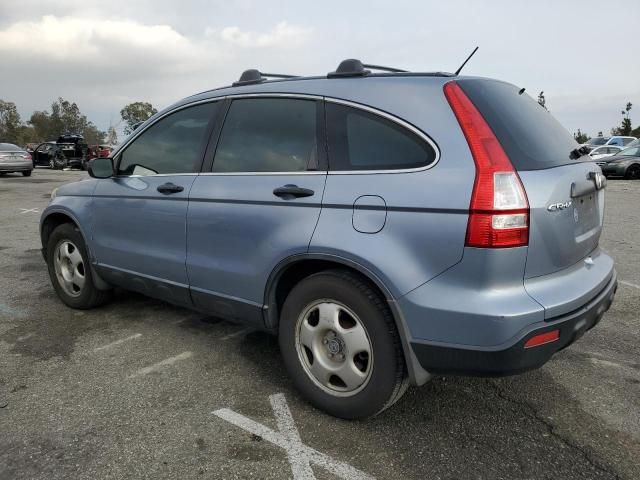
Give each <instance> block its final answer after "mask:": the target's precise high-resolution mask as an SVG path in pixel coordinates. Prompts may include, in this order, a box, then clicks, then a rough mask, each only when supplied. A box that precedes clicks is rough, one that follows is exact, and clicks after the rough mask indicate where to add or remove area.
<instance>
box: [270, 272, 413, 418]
mask: <svg viewBox="0 0 640 480" xmlns="http://www.w3.org/2000/svg"><path fill="white" fill-rule="evenodd" d="M321 312H322V313H321ZM279 343H280V351H281V353H282V356H283V359H284V363H285V366H286V368H287V371H288V373H289V375H290V376H291V378H292V380H293V383H294V384H295V386H296V387H297V389H298V390H299V391H300V392H301V394H302V395H303V396H304V397H306V399H307V400H308V401H309V402H310V403H311V404H313V405H314V406H315V407H317V408H319V409H321V410H324V411H325V412H327V413H329V414H331V415H334V416H336V417H340V418H344V419H360V418H367V417H373V416H375V415H377V414H379V413H381V412H382V411H384V410H385V409H386V408H388V407H390V406H391V405H393V404H394V403H395V402H396V401H397V400H399V399H400V397H401V396H402V395H403V394H404V392H405V391H406V387H407V385H408V380H407V375H406V366H405V362H404V355H403V352H402V346H401V344H400V337H399V335H398V331H397V329H396V325H395V322H394V319H393V316H392V314H391V311H390V310H389V307H388V305H387V304H386V302H385V300H384V299H383V298H381V297H380V295H379V294H378V293H377V292H376V291H375V290H374V289H373V288H372V287H371V286H370V285H369V284H368V283H367V282H366V281H365V280H364V279H362V278H361V277H359V276H357V275H355V274H353V273H351V272H349V271H343V270H328V271H324V272H320V273H316V274H314V275H311V276H309V277H307V278H305V279H304V280H302V281H301V282H300V283H299V284H297V285H296V286H295V287H294V288H293V290H292V291H291V293H290V294H289V296H288V297H287V299H286V300H285V303H284V306H283V308H282V314H281V316H280V325H279Z"/></svg>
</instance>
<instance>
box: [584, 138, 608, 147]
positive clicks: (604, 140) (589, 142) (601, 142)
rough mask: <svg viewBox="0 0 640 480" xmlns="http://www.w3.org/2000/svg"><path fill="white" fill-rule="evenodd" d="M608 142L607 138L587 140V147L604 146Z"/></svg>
mask: <svg viewBox="0 0 640 480" xmlns="http://www.w3.org/2000/svg"><path fill="white" fill-rule="evenodd" d="M607 140H609V138H608V137H594V138H590V139H589V140H587V145H604V144H605V143H607Z"/></svg>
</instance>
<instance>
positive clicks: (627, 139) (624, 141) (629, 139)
mask: <svg viewBox="0 0 640 480" xmlns="http://www.w3.org/2000/svg"><path fill="white" fill-rule="evenodd" d="M631 142H633V138H623V139H622V144H623V145H629V144H630V143H631Z"/></svg>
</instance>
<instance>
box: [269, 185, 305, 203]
mask: <svg viewBox="0 0 640 480" xmlns="http://www.w3.org/2000/svg"><path fill="white" fill-rule="evenodd" d="M314 193H315V192H314V191H313V190H309V189H308V188H302V187H299V186H297V185H290V184H289V185H284V186H283V187H278V188H276V189H275V190H274V191H273V194H274V195H275V196H276V197H280V198H283V199H285V200H290V199H292V198H300V197H311V196H313V194H314Z"/></svg>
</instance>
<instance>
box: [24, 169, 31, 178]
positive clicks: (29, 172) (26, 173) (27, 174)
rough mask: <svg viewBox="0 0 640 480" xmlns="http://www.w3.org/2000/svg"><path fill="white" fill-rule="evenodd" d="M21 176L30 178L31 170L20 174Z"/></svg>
mask: <svg viewBox="0 0 640 480" xmlns="http://www.w3.org/2000/svg"><path fill="white" fill-rule="evenodd" d="M22 175H24V176H25V177H30V176H31V170H27V171H26V172H22Z"/></svg>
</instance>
